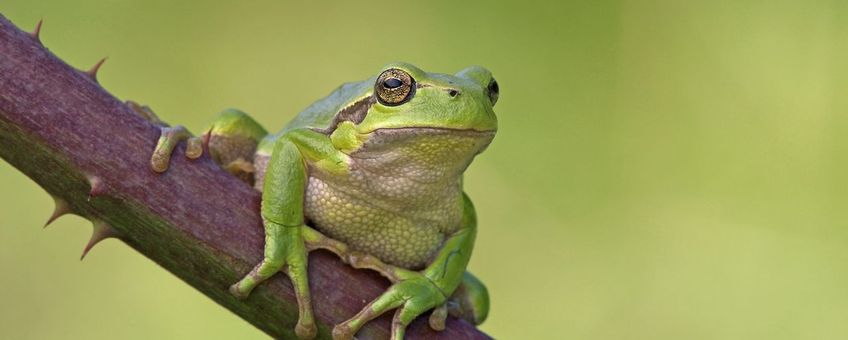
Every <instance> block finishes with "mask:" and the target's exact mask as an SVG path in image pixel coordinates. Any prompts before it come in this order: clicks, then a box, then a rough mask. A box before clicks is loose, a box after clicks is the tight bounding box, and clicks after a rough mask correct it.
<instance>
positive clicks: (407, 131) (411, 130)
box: [370, 127, 497, 137]
mask: <svg viewBox="0 0 848 340" xmlns="http://www.w3.org/2000/svg"><path fill="white" fill-rule="evenodd" d="M496 132H497V130H494V129H493V130H477V129H456V128H441V127H402V128H379V129H376V130H374V131H372V132H371V133H370V135H371V136H372V137H378V136H379V137H392V136H397V137H414V136H432V135H452V136H457V137H494V135H495V133H496Z"/></svg>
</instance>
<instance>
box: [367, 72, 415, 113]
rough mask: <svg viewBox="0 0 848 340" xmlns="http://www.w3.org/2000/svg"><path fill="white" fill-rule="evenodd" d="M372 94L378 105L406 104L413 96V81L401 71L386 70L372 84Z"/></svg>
mask: <svg viewBox="0 0 848 340" xmlns="http://www.w3.org/2000/svg"><path fill="white" fill-rule="evenodd" d="M374 93H375V94H377V100H379V101H380V104H383V105H386V106H396V105H400V104H403V103H406V102H407V101H409V100H410V99H412V96H413V95H415V79H412V76H411V75H409V73H406V71H404V70H401V69H396V68H392V69H388V70H385V71H383V73H380V76H379V77H377V81H376V83H375V84H374Z"/></svg>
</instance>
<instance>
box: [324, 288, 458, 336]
mask: <svg viewBox="0 0 848 340" xmlns="http://www.w3.org/2000/svg"><path fill="white" fill-rule="evenodd" d="M446 300H447V296H445V293H444V292H442V290H441V289H439V287H437V286H436V284H435V283H433V281H431V280H430V279H429V278H427V277H426V276H424V275H423V274H421V273H415V274H413V275H411V276H410V277H407V278H403V279H402V280H401V281H399V282H397V283H395V284H394V285H392V286H391V287H389V289H388V290H387V291H386V292H385V293H383V295H381V296H380V297H378V298H377V299H375V300H374V301H372V302H371V303H369V304H368V305H367V306H365V308H363V309H362V310H361V311H360V312H359V313H358V314H356V315H355V316H354V317H353V318H351V319H349V320H347V321H345V322H342V323H340V324H338V325H337V326H336V327H335V328H333V339H335V340H348V339H353V336H354V335H355V334H356V332H357V331H359V329H360V328H362V326H364V325H365V324H366V323H367V322H368V321H371V320H373V319H374V318H377V317H378V316H380V315H382V314H383V313H385V312H387V311H389V310H392V309H396V311H395V316H394V318H393V319H392V331H391V332H392V337H391V338H392V339H393V340H400V339H403V336H404V333H406V326H407V325H409V323H410V322H412V320H415V318H416V317H418V316H419V315H421V314H423V313H425V312H427V311H429V310H431V309H433V308H434V307H438V308H436V309H435V310H434V312H433V313H434V315H433V316H431V319H430V326H431V327H433V328H434V329H436V330H441V329H444V318H445V317H446V315H447V313H446V310H445V309H444V307H443V306H444V304H445V301H446Z"/></svg>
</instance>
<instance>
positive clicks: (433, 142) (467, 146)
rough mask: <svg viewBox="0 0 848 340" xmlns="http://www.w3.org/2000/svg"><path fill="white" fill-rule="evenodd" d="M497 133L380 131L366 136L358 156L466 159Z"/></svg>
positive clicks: (420, 129) (427, 129)
mask: <svg viewBox="0 0 848 340" xmlns="http://www.w3.org/2000/svg"><path fill="white" fill-rule="evenodd" d="M495 132H496V130H476V129H455V128H442V127H402V128H379V129H376V130H374V131H372V132H371V133H369V134H368V137H367V139H366V141H365V143H364V144H363V145H362V148H361V149H360V150H359V152H358V153H359V155H372V154H374V153H380V154H383V153H386V152H389V153H394V151H398V150H407V151H406V152H403V153H406V154H410V155H412V154H417V155H424V154H427V155H429V156H431V157H429V158H430V160H431V161H435V160H436V159H441V160H442V161H446V162H448V163H450V162H452V161H450V160H454V161H456V160H460V159H465V158H467V157H469V156H473V155H476V154H478V153H480V152H482V151H483V150H485V149H486V147H488V146H489V144H490V143H491V142H492V140H493V139H494V137H495Z"/></svg>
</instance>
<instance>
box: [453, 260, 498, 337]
mask: <svg viewBox="0 0 848 340" xmlns="http://www.w3.org/2000/svg"><path fill="white" fill-rule="evenodd" d="M450 301H451V302H452V303H451V308H450V314H451V315H452V316H454V317H457V318H460V319H464V320H466V321H468V322H471V323H473V324H475V325H479V324H481V323H483V321H485V320H486V317H487V316H488V315H489V291H488V290H486V286H484V285H483V283H482V282H480V280H479V279H477V277H475V276H474V275H472V274H471V273H470V272H467V271H466V272H465V274H464V275H463V276H462V283H461V284H460V285H459V287H458V288H457V289H456V291H454V293H453V295H451V298H450Z"/></svg>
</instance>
